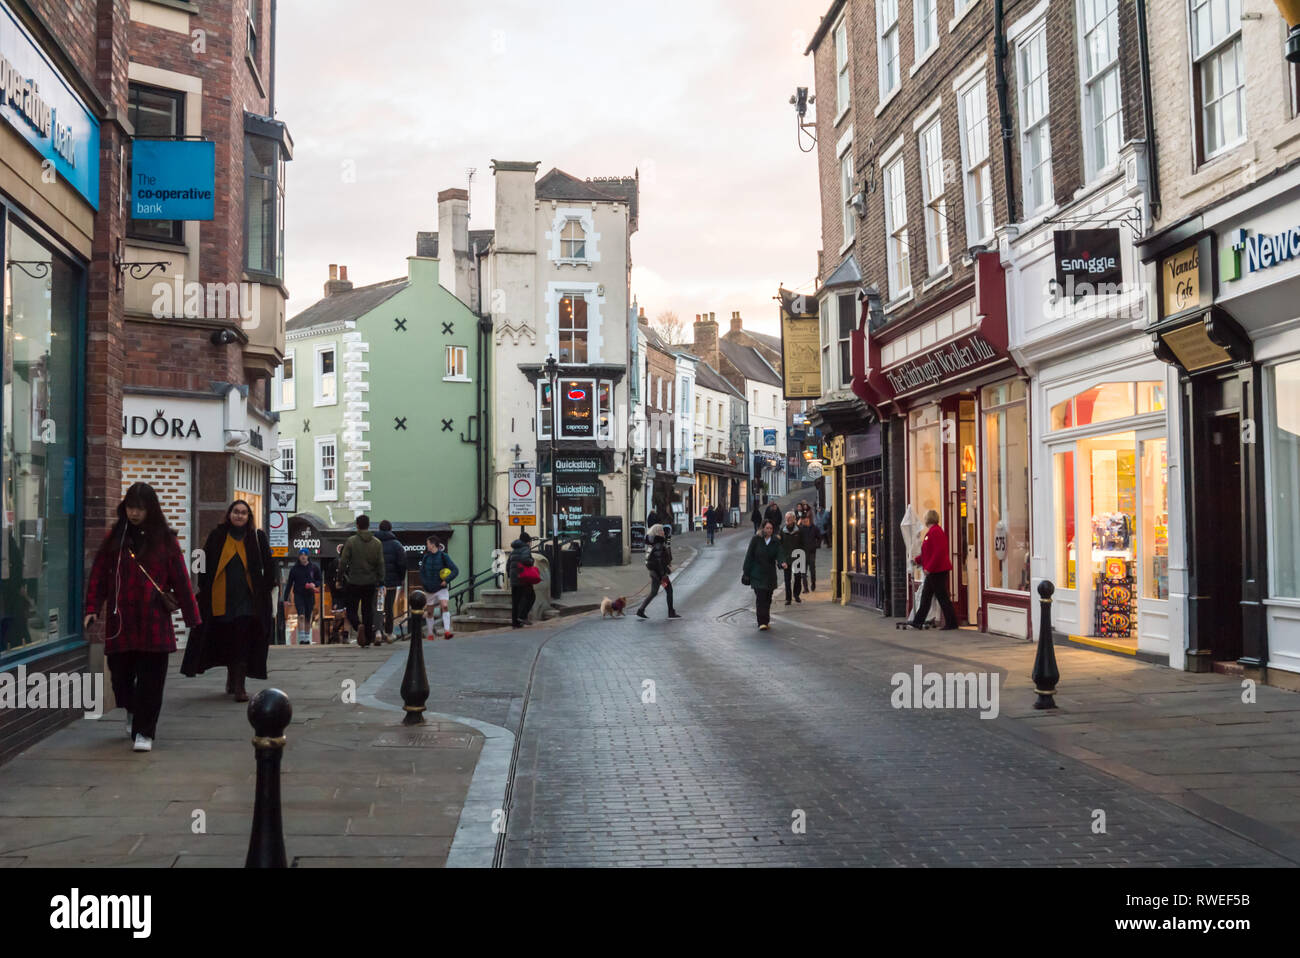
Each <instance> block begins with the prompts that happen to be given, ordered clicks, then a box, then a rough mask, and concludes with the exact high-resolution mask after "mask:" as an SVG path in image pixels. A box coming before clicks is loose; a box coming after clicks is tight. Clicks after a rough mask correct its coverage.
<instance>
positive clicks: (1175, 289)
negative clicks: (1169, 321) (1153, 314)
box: [1160, 244, 1209, 316]
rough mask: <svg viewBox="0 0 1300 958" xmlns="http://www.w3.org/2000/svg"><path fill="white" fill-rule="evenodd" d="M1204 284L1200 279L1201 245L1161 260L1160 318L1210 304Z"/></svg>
mask: <svg viewBox="0 0 1300 958" xmlns="http://www.w3.org/2000/svg"><path fill="white" fill-rule="evenodd" d="M1205 285H1206V284H1205V283H1203V282H1202V280H1201V247H1200V244H1196V245H1194V246H1189V247H1187V249H1184V250H1180V251H1179V252H1177V253H1174V254H1173V255H1172V256H1166V257H1165V258H1164V259H1163V260H1161V261H1160V287H1161V291H1162V295H1161V300H1160V306H1161V311H1160V315H1162V316H1176V315H1177V314H1179V313H1183V312H1187V311H1188V310H1193V309H1198V308H1200V307H1201V306H1207V305H1209V296H1208V295H1207V293H1208V291H1207V290H1205V289H1204V287H1205Z"/></svg>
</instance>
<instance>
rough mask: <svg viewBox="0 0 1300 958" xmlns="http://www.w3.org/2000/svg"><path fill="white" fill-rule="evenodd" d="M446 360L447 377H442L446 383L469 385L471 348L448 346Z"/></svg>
mask: <svg viewBox="0 0 1300 958" xmlns="http://www.w3.org/2000/svg"><path fill="white" fill-rule="evenodd" d="M444 358H445V359H446V368H447V372H446V375H445V376H443V377H442V381H443V382H445V383H467V382H470V381H471V380H470V378H469V347H468V346H448V347H447V348H446V350H445V353H444Z"/></svg>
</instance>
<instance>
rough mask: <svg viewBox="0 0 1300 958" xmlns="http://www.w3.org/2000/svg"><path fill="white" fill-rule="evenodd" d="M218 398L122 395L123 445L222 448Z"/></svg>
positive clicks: (195, 449) (186, 449)
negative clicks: (213, 399) (211, 399)
mask: <svg viewBox="0 0 1300 958" xmlns="http://www.w3.org/2000/svg"><path fill="white" fill-rule="evenodd" d="M224 426H225V418H224V411H223V407H222V403H221V402H220V400H217V401H210V400H201V399H179V398H174V397H171V396H132V395H130V394H127V395H125V396H123V397H122V448H123V449H156V450H170V451H174V452H225V451H226V444H225V438H224V435H223V432H224Z"/></svg>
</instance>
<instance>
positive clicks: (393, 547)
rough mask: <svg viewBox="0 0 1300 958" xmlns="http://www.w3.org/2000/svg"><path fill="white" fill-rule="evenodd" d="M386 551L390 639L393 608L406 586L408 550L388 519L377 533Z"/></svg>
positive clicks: (386, 619) (386, 627) (387, 630)
mask: <svg viewBox="0 0 1300 958" xmlns="http://www.w3.org/2000/svg"><path fill="white" fill-rule="evenodd" d="M375 538H376V539H378V540H379V542H380V545H382V546H383V549H384V635H386V636H388V637H389V638H390V639H391V638H392V635H393V607H394V604H395V603H396V602H397V593H398V590H399V589H401V587H402V586H404V585H406V550H405V549H404V548H402V543H401V542H400V541H399V540H398V538H397V536H396V535H395V534H394V532H393V524H392V523H391V522H389V521H388V520H387V519H384V520H383V521H382V522H380V523H379V531H378V532H376V533H375Z"/></svg>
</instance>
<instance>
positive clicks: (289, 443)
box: [279, 439, 298, 482]
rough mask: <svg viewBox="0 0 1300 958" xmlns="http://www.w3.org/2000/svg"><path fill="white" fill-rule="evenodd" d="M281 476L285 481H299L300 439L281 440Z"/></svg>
mask: <svg viewBox="0 0 1300 958" xmlns="http://www.w3.org/2000/svg"><path fill="white" fill-rule="evenodd" d="M279 470H280V478H281V480H282V481H284V482H297V481H298V440H296V439H281V440H280V461H279Z"/></svg>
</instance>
